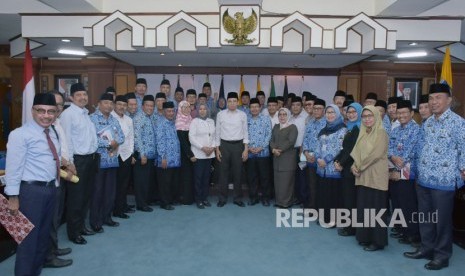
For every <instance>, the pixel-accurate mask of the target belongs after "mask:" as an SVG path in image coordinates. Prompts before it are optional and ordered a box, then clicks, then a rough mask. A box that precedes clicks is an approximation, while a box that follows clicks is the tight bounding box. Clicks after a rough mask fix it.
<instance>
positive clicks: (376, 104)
mask: <svg viewBox="0 0 465 276" xmlns="http://www.w3.org/2000/svg"><path fill="white" fill-rule="evenodd" d="M375 106H381V107H383V108H384V109H387V103H386V101H384V100H377V101H376V103H375Z"/></svg>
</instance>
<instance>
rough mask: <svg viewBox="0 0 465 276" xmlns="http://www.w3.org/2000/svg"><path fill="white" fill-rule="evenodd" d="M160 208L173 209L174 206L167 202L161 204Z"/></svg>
mask: <svg viewBox="0 0 465 276" xmlns="http://www.w3.org/2000/svg"><path fill="white" fill-rule="evenodd" d="M160 208H162V209H165V210H167V211H171V210H174V207H173V206H171V205H169V204H167V205H161V206H160Z"/></svg>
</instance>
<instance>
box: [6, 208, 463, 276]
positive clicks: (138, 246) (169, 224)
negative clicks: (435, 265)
mask: <svg viewBox="0 0 465 276" xmlns="http://www.w3.org/2000/svg"><path fill="white" fill-rule="evenodd" d="M215 203H216V201H215ZM275 212H276V211H275V208H273V207H262V206H261V205H257V206H253V207H246V208H239V207H237V206H235V205H233V204H231V203H228V204H227V205H226V206H225V207H223V208H217V207H216V205H214V206H213V207H210V208H207V209H205V210H199V209H197V208H196V207H195V206H194V205H192V206H177V207H176V210H174V211H165V210H160V209H159V208H156V209H155V211H154V212H153V213H142V212H136V213H135V214H133V215H132V216H131V218H130V219H128V220H122V219H120V220H118V221H119V222H120V223H121V225H120V227H116V228H110V227H104V228H105V233H103V234H97V235H94V236H90V237H86V239H87V241H88V244H87V245H74V244H72V243H70V242H69V241H68V240H67V238H66V233H65V231H66V229H65V228H66V227H61V228H60V233H59V238H60V247H71V248H72V249H73V252H72V253H71V254H70V255H69V257H70V258H72V259H74V264H73V265H72V266H70V267H66V268H61V269H51V268H46V269H44V270H43V272H42V275H66V276H71V275H155V274H157V275H193V274H196V275H304V274H310V275H388V274H389V275H396V276H400V275H409V276H411V275H424V274H425V273H434V275H462V274H463V272H464V271H465V262H464V260H465V251H464V250H463V249H461V248H459V247H457V246H454V255H453V256H452V258H451V260H450V267H449V268H446V269H443V270H441V271H438V272H428V271H426V270H425V269H424V268H423V265H424V264H425V263H426V262H427V261H426V260H410V259H407V258H405V257H403V256H402V252H404V251H412V250H414V249H413V248H412V247H410V246H407V245H402V244H399V243H398V242H397V241H396V240H394V239H390V240H389V246H387V247H386V248H385V250H383V251H377V252H365V251H363V249H362V248H361V247H360V246H358V244H357V242H356V241H355V239H354V237H339V236H338V235H337V231H336V229H324V228H321V227H319V226H317V225H316V224H315V223H311V224H310V226H309V227H308V228H292V229H291V228H276V226H275V225H276V222H275V214H276V213H275ZM14 259H15V258H14V256H13V257H10V258H9V259H7V260H5V261H3V262H2V263H0V275H2V276H5V275H13V271H14Z"/></svg>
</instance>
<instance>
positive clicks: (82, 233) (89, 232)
mask: <svg viewBox="0 0 465 276" xmlns="http://www.w3.org/2000/svg"><path fill="white" fill-rule="evenodd" d="M81 235H83V236H92V235H95V232H94V231H92V230H90V229H87V228H86V227H84V229H82V231H81Z"/></svg>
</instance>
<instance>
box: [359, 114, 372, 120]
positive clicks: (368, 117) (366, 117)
mask: <svg viewBox="0 0 465 276" xmlns="http://www.w3.org/2000/svg"><path fill="white" fill-rule="evenodd" d="M374 117H375V115H373V114H368V115H362V120H367V119H373V118H374Z"/></svg>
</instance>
